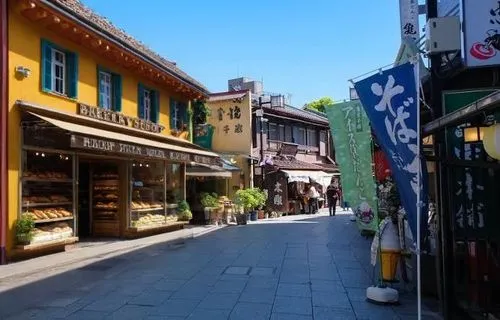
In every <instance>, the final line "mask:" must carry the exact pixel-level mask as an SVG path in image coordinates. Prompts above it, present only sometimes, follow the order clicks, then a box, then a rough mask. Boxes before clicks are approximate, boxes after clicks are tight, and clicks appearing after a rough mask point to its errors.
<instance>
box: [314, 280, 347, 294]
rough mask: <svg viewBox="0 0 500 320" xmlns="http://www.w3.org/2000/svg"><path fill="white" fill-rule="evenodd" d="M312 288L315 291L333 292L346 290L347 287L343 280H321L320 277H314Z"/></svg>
mask: <svg viewBox="0 0 500 320" xmlns="http://www.w3.org/2000/svg"><path fill="white" fill-rule="evenodd" d="M311 290H312V291H313V292H314V291H322V292H325V291H326V292H332V293H339V292H345V291H346V289H345V288H344V286H343V285H342V282H341V281H332V280H320V279H312V280H311Z"/></svg>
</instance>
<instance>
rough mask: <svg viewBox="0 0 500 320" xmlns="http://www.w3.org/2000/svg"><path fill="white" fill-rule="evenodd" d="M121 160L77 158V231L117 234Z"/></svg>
mask: <svg viewBox="0 0 500 320" xmlns="http://www.w3.org/2000/svg"><path fill="white" fill-rule="evenodd" d="M120 164H121V162H120V161H116V160H102V159H91V158H80V159H79V161H78V173H79V183H78V206H77V208H78V235H79V237H80V238H83V239H85V238H89V237H90V238H94V239H95V238H96V237H97V238H99V237H119V236H120V211H119V209H120V202H119V199H120V174H119V171H120Z"/></svg>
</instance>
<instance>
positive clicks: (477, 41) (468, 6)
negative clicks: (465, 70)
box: [463, 0, 500, 67]
mask: <svg viewBox="0 0 500 320" xmlns="http://www.w3.org/2000/svg"><path fill="white" fill-rule="evenodd" d="M463 8H464V9H463V13H464V18H463V20H464V29H463V30H464V50H463V55H464V59H465V64H466V65H467V66H468V67H484V66H493V65H498V64H500V52H499V50H500V34H499V33H500V2H499V1H498V0H482V1H477V0H464V4H463Z"/></svg>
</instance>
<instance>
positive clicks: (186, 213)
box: [177, 210, 193, 221]
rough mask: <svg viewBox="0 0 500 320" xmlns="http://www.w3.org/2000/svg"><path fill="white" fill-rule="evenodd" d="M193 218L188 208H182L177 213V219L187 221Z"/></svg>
mask: <svg viewBox="0 0 500 320" xmlns="http://www.w3.org/2000/svg"><path fill="white" fill-rule="evenodd" d="M191 219H193V214H192V213H191V211H190V210H184V211H181V212H179V213H178V214H177V221H189V220H191Z"/></svg>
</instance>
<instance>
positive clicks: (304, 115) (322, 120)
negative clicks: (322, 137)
mask: <svg viewBox="0 0 500 320" xmlns="http://www.w3.org/2000/svg"><path fill="white" fill-rule="evenodd" d="M263 107H264V110H265V111H264V112H265V113H268V114H271V115H272V114H275V115H282V116H288V117H292V118H299V119H302V120H307V121H311V122H315V123H318V124H322V125H324V126H329V125H330V123H329V122H328V118H327V117H325V116H320V115H318V114H315V113H313V112H310V111H308V110H302V109H298V108H295V107H292V106H290V105H285V107H282V108H279V107H278V108H276V107H274V108H272V107H270V106H269V105H263Z"/></svg>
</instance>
